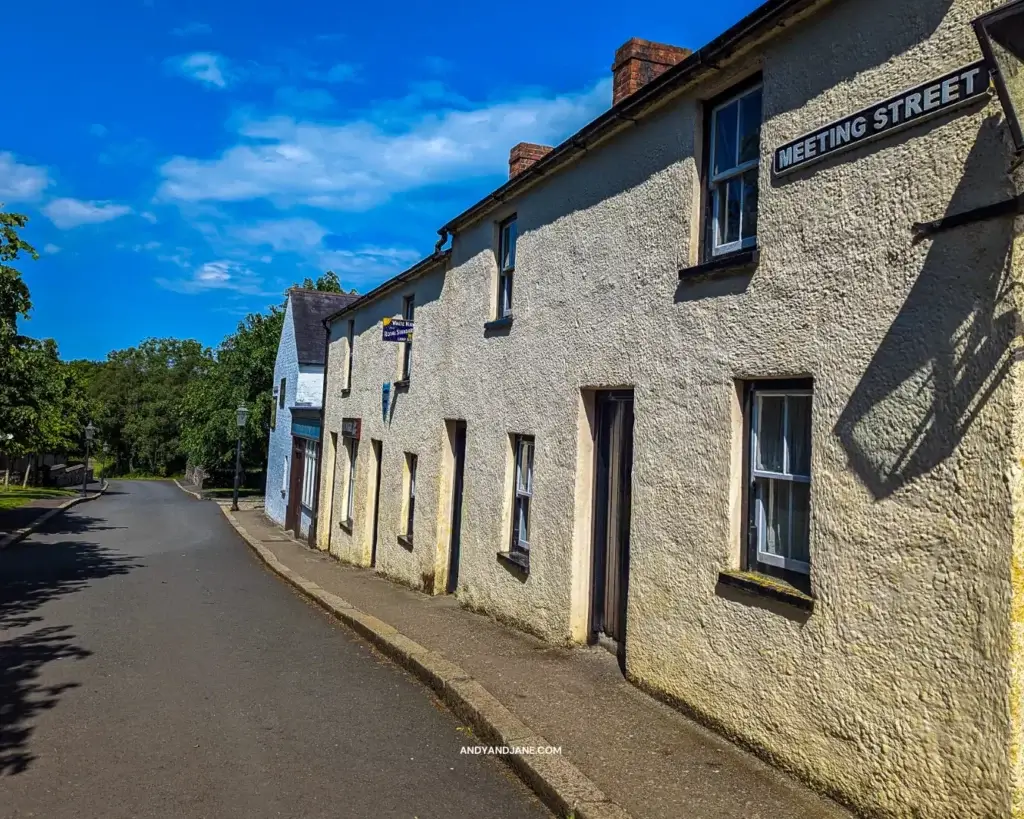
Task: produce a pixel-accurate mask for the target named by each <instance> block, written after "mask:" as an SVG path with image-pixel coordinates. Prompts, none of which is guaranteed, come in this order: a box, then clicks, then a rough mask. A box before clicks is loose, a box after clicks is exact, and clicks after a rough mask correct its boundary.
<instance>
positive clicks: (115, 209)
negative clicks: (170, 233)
mask: <svg viewBox="0 0 1024 819" xmlns="http://www.w3.org/2000/svg"><path fill="white" fill-rule="evenodd" d="M131 212H132V209H131V208H129V207H127V206H126V205H115V204H113V203H111V202H83V201H82V200H81V199H54V200H53V201H52V202H50V203H48V204H47V205H46V206H45V207H43V213H44V214H46V216H47V218H49V220H50V221H51V222H53V223H54V224H55V225H56V226H57V227H59V228H60V229H61V230H65V229H67V228H73V227H78V226H79V225H94V224H98V223H100V222H109V221H110V220H111V219H117V218H118V217H120V216H124V215H126V214H128V213H131Z"/></svg>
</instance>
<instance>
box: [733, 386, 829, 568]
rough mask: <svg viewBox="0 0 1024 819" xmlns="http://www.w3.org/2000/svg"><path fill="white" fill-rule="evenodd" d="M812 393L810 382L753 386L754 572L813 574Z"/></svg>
mask: <svg viewBox="0 0 1024 819" xmlns="http://www.w3.org/2000/svg"><path fill="white" fill-rule="evenodd" d="M812 393H813V391H812V386H811V382H810V381H809V380H800V381H784V382H782V381H780V382H770V381H769V382H758V383H756V384H753V385H752V387H751V390H750V403H749V428H750V481H749V484H748V487H749V497H748V506H749V509H750V549H749V554H748V564H750V565H748V568H751V569H756V570H766V571H768V573H771V574H778V573H779V571H780V570H781V571H782V572H785V573H789V572H792V573H795V574H798V575H808V574H810V570H811V548H810V547H811V543H810V541H811V398H812Z"/></svg>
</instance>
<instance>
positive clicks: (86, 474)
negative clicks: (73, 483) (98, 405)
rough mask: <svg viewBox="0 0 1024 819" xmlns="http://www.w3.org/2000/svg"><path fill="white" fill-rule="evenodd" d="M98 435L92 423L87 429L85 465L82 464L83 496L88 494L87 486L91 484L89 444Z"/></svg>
mask: <svg viewBox="0 0 1024 819" xmlns="http://www.w3.org/2000/svg"><path fill="white" fill-rule="evenodd" d="M95 435H96V427H94V426H93V425H92V421H90V422H89V423H88V424H87V425H86V427H85V463H84V464H82V494H83V495H85V493H86V485H87V484H88V483H89V444H91V443H92V439H93V437H94V436H95Z"/></svg>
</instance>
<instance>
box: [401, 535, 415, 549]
mask: <svg viewBox="0 0 1024 819" xmlns="http://www.w3.org/2000/svg"><path fill="white" fill-rule="evenodd" d="M398 542H399V544H401V545H402V546H404V547H405V548H406V549H411V548H412V535H399V536H398Z"/></svg>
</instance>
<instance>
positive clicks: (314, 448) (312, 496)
mask: <svg viewBox="0 0 1024 819" xmlns="http://www.w3.org/2000/svg"><path fill="white" fill-rule="evenodd" d="M303 440H304V442H305V451H304V452H303V453H302V454H303V458H302V467H303V473H302V505H303V506H304V507H305V508H306V509H309V510H312V509H313V502H314V501H315V500H316V490H317V487H316V486H314V484H315V483H316V464H317V461H318V460H319V458H320V453H319V449H320V447H319V445H318V444H317V442H316V441H314V440H312V439H310V438H305V439H303Z"/></svg>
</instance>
